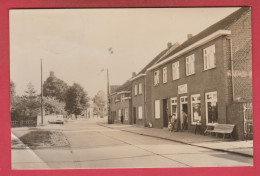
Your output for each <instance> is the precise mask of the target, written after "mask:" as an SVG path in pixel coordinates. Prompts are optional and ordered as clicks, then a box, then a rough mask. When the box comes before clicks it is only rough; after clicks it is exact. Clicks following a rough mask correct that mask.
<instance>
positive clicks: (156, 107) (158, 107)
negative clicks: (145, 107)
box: [154, 100, 160, 119]
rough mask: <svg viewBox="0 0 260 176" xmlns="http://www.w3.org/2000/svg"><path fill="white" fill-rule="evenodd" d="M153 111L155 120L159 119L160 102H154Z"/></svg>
mask: <svg viewBox="0 0 260 176" xmlns="http://www.w3.org/2000/svg"><path fill="white" fill-rule="evenodd" d="M154 107H155V108H154V110H155V118H156V119H159V118H160V100H155V105H154Z"/></svg>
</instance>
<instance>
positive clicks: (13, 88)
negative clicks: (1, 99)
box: [10, 80, 16, 109]
mask: <svg viewBox="0 0 260 176" xmlns="http://www.w3.org/2000/svg"><path fill="white" fill-rule="evenodd" d="M15 94H16V92H15V84H14V82H13V81H12V80H11V81H10V101H11V109H12V108H13V107H14V104H15Z"/></svg>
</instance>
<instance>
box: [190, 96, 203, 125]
mask: <svg viewBox="0 0 260 176" xmlns="http://www.w3.org/2000/svg"><path fill="white" fill-rule="evenodd" d="M197 97H199V100H198V99H196V100H193V98H197ZM190 99H191V100H190V104H191V124H192V125H196V124H197V122H195V121H194V120H193V119H194V117H193V115H194V114H193V103H199V104H200V108H201V96H200V94H193V95H191V96H190ZM200 112H201V110H200ZM201 120H202V119H201V116H200V123H201Z"/></svg>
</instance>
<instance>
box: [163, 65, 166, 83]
mask: <svg viewBox="0 0 260 176" xmlns="http://www.w3.org/2000/svg"><path fill="white" fill-rule="evenodd" d="M163 83H167V67H164V68H163Z"/></svg>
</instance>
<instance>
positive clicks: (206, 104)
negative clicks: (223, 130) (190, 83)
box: [205, 91, 218, 125]
mask: <svg viewBox="0 0 260 176" xmlns="http://www.w3.org/2000/svg"><path fill="white" fill-rule="evenodd" d="M210 94H216V102H217V103H218V94H217V91H213V92H206V93H205V110H206V124H207V125H208V124H214V123H209V122H208V120H209V117H208V102H212V101H213V100H215V99H212V100H211V101H208V99H207V95H210ZM217 110H218V109H217Z"/></svg>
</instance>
